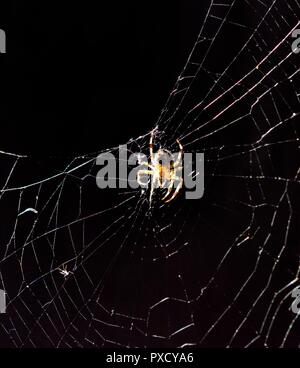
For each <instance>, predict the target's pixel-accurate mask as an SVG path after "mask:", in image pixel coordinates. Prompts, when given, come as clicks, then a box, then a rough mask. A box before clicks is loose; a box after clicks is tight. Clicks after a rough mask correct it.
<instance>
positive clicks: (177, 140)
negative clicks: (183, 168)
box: [176, 139, 183, 162]
mask: <svg viewBox="0 0 300 368" xmlns="http://www.w3.org/2000/svg"><path fill="white" fill-rule="evenodd" d="M176 142H177V144H178V146H179V149H180V151H179V155H178V158H177V160H176V162H179V161H181V158H182V153H183V147H182V144H181V143H180V141H179V139H176Z"/></svg>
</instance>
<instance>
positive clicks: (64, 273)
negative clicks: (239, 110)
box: [58, 265, 73, 278]
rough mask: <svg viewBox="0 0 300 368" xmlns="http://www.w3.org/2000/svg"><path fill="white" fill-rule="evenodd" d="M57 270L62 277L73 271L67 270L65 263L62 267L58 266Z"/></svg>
mask: <svg viewBox="0 0 300 368" xmlns="http://www.w3.org/2000/svg"><path fill="white" fill-rule="evenodd" d="M58 271H59V273H60V274H61V275H63V277H64V278H66V277H68V276H69V275H70V274H71V273H73V272H72V271H68V266H67V265H63V266H62V268H58Z"/></svg>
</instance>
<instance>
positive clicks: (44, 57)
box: [0, 0, 204, 156]
mask: <svg viewBox="0 0 300 368" xmlns="http://www.w3.org/2000/svg"><path fill="white" fill-rule="evenodd" d="M203 5H204V3H203V1H202V2H201V3H200V2H199V1H189V2H182V1H177V0H175V1H174V0H172V1H171V0H167V1H163V2H161V1H160V2H158V1H154V2H152V1H151V2H150V1H146V2H140V1H130V2H122V1H118V2H115V1H114V2H102V1H94V2H92V1H90V2H78V1H74V2H68V1H64V2H58V1H56V2H55V1H30V2H27V1H10V2H9V4H6V6H7V9H4V5H1V6H2V8H3V11H4V14H6V15H7V14H9V17H7V16H6V17H3V12H2V17H3V21H2V23H3V26H2V28H3V29H5V30H6V33H7V54H6V55H1V58H2V62H4V64H3V66H2V72H1V82H2V83H1V93H2V98H1V105H2V106H1V111H2V112H1V116H2V118H1V120H2V124H1V130H2V132H1V140H0V143H1V147H2V149H3V150H8V151H12V152H17V153H26V154H31V155H33V154H34V155H38V156H41V155H44V154H45V155H49V154H50V155H52V154H70V153H82V152H94V151H97V150H100V149H102V148H106V147H110V146H111V145H112V144H119V143H124V142H126V141H127V140H128V139H129V138H131V137H135V136H137V135H139V134H143V133H145V131H146V129H150V128H151V127H152V126H153V125H154V123H155V121H156V120H157V118H158V116H159V113H160V110H161V108H162V107H163V104H164V103H165V101H166V99H167V97H168V95H169V93H170V90H171V88H172V87H173V85H174V83H175V81H176V78H177V76H178V74H179V72H180V70H181V69H182V67H183V65H184V63H185V61H186V59H187V56H188V54H189V52H190V50H191V47H192V45H193V43H194V42H195V39H196V37H197V34H198V32H199V29H200V25H201V24H202V18H201V17H203V14H204V12H201V8H202V7H203Z"/></svg>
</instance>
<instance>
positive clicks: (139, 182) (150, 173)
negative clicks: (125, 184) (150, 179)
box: [137, 170, 153, 187]
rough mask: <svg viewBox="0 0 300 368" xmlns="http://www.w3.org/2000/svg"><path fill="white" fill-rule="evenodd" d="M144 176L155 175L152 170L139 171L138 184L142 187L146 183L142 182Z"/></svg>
mask: <svg viewBox="0 0 300 368" xmlns="http://www.w3.org/2000/svg"><path fill="white" fill-rule="evenodd" d="M143 175H153V172H152V171H151V170H140V171H138V173H137V182H138V184H139V185H140V186H142V187H143V186H144V185H145V183H143V182H142V181H141V176H143Z"/></svg>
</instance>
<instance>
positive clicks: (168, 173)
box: [137, 130, 183, 204]
mask: <svg viewBox="0 0 300 368" xmlns="http://www.w3.org/2000/svg"><path fill="white" fill-rule="evenodd" d="M154 132H155V130H152V132H151V135H150V142H149V150H150V163H148V162H146V163H145V162H143V164H144V165H146V166H148V167H149V169H150V170H149V169H148V170H139V171H138V173H137V182H138V183H139V185H141V186H144V185H145V183H143V182H142V181H141V176H143V175H151V189H150V204H151V201H152V196H153V192H154V189H156V188H167V192H166V194H165V196H164V197H163V198H162V199H161V200H162V201H164V202H165V203H168V202H171V201H172V200H173V199H174V198H175V197H176V196H177V194H178V193H179V191H180V189H181V188H182V185H183V179H182V177H181V176H178V175H177V171H179V170H180V171H181V170H182V166H181V159H182V154H183V147H182V145H181V143H180V142H179V140H178V139H176V142H177V144H178V146H179V154H178V157H177V159H176V161H175V162H174V161H173V162H171V163H169V162H168V163H167V164H165V163H162V161H163V160H162V158H163V156H167V157H171V156H172V154H171V153H170V152H169V151H168V150H166V149H164V148H160V149H159V150H158V151H157V152H155V153H154V152H153V146H154V144H153V140H154ZM175 182H178V184H177V186H176V188H175V189H174V183H175Z"/></svg>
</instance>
